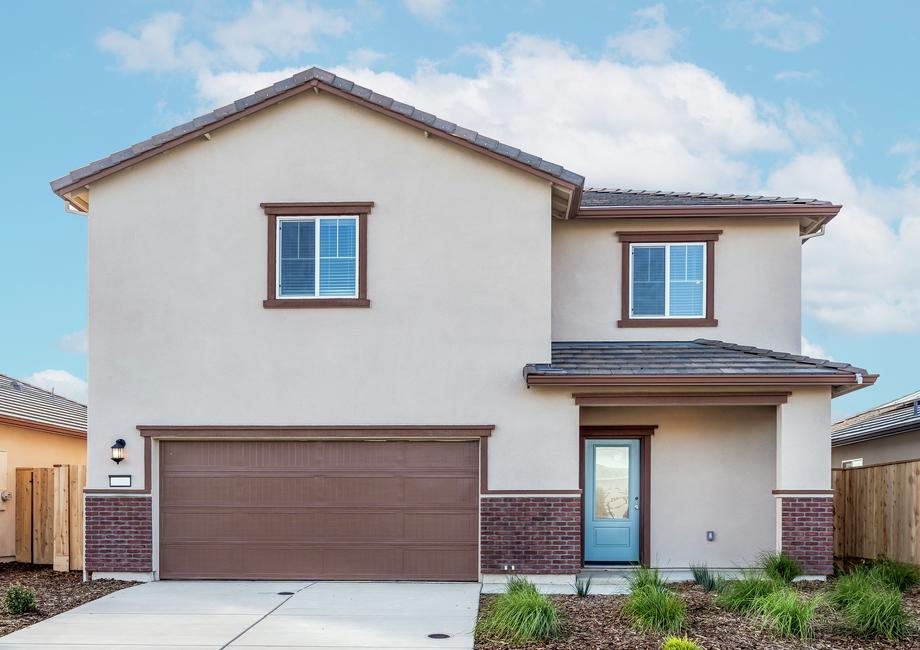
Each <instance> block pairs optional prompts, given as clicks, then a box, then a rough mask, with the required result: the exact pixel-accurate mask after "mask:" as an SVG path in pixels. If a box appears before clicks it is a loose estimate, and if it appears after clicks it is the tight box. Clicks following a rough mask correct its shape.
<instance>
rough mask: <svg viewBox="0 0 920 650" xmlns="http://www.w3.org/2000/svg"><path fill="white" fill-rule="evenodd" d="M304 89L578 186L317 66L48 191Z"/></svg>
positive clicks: (66, 190) (510, 150) (554, 170)
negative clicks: (367, 109) (320, 92)
mask: <svg viewBox="0 0 920 650" xmlns="http://www.w3.org/2000/svg"><path fill="white" fill-rule="evenodd" d="M310 89H316V90H317V91H319V90H322V91H326V92H329V93H331V94H333V95H336V96H338V97H341V98H343V99H346V100H349V101H352V102H354V103H357V104H359V105H362V106H364V107H366V108H370V109H372V110H374V111H377V112H379V113H383V114H386V115H388V116H390V117H393V118H396V119H397V120H399V121H400V122H403V123H405V124H409V125H411V126H415V127H417V128H419V129H421V130H423V131H425V133H427V134H430V135H433V136H436V137H441V138H443V139H446V140H449V141H451V142H454V143H456V144H460V145H462V146H465V147H468V148H471V149H474V150H476V151H478V152H480V153H483V154H486V155H488V156H490V157H492V158H494V159H497V160H501V161H503V162H506V163H509V164H512V165H514V166H515V167H518V168H519V169H522V170H524V171H528V172H530V173H533V174H536V175H537V176H540V177H541V178H545V179H547V180H550V181H553V182H556V183H559V184H561V185H562V186H564V187H566V188H568V189H570V190H572V191H574V190H576V189H580V188H581V186H582V185H584V182H585V179H584V177H583V176H581V175H579V174H576V173H575V172H572V171H569V170H567V169H565V168H564V167H562V165H558V164H556V163H552V162H549V161H547V160H543V159H542V158H540V157H539V156H536V155H534V154H530V153H527V152H526V151H521V150H520V149H518V148H516V147H512V146H510V145H507V144H504V143H502V142H499V141H498V140H494V139H492V138H489V137H486V136H484V135H482V134H480V133H477V132H476V131H472V130H470V129H467V128H464V127H462V126H459V125H457V124H454V123H453V122H449V121H447V120H443V119H441V118H439V117H437V116H435V115H432V114H431V113H426V112H424V111H421V110H419V109H417V108H415V107H414V106H410V105H409V104H404V103H403V102H399V101H396V100H394V99H392V98H390V97H386V96H385V95H381V94H379V93H376V92H374V91H373V90H370V89H369V88H364V87H363V86H359V85H357V84H356V83H354V82H353V81H349V80H348V79H344V78H342V77H339V76H336V75H334V74H332V73H331V72H328V71H326V70H323V69H321V68H317V67H313V68H309V69H307V70H304V71H302V72H298V73H297V74H295V75H294V76H293V77H288V78H287V79H283V80H281V81H278V82H277V83H274V84H272V85H271V86H269V87H268V88H263V89H262V90H259V91H257V92H255V93H253V94H251V95H248V96H246V97H243V98H242V99H238V100H236V101H235V102H233V103H232V104H228V105H226V106H223V107H221V108H217V109H215V110H213V111H211V112H210V113H205V114H204V115H200V116H198V117H196V118H195V119H193V120H190V121H188V122H185V123H184V124H180V125H179V126H176V127H174V128H172V129H170V130H168V131H164V132H163V133H158V134H157V135H154V136H153V137H150V138H148V139H146V140H144V141H143V142H139V143H137V144H135V145H132V146H130V147H128V148H126V149H122V150H121V151H116V152H115V153H113V154H111V155H109V156H106V157H105V158H101V159H99V160H97V161H95V162H92V163H90V164H88V165H85V166H83V167H80V168H79V169H75V170H73V171H72V172H70V173H69V174H67V175H66V176H62V177H61V178H58V179H55V180H53V181H51V189H52V190H53V191H54V192H55V193H56V194H58V195H59V196H61V197H62V198H64V199H66V200H71V199H72V198H73V197H71V196H68V194H70V193H71V192H74V191H75V190H79V189H82V188H83V187H84V186H85V185H88V184H89V183H92V182H94V181H97V180H99V179H101V178H104V177H106V176H108V175H109V174H113V173H115V172H117V171H120V170H121V169H124V168H125V167H129V166H131V165H134V164H137V163H139V162H141V161H142V160H146V159H147V158H149V157H151V156H154V155H157V154H159V153H162V152H164V151H168V150H170V149H172V148H173V147H175V146H178V145H180V144H183V143H185V142H188V141H189V140H192V139H195V138H197V137H200V136H203V135H205V134H207V133H210V132H211V131H214V130H216V129H218V128H220V127H222V126H225V125H227V124H230V123H232V122H234V121H236V120H238V119H240V118H242V117H246V116H247V115H251V114H252V113H254V112H256V111H259V110H262V109H263V108H267V107H269V106H272V105H274V104H276V103H278V102H279V101H282V100H284V99H288V98H290V97H292V96H294V95H297V94H300V93H302V92H305V91H308V90H310ZM77 203H78V204H77V205H76V206H75V207H77V208H78V209H80V210H81V211H85V207H84V206H82V205H79V202H77ZM577 203H578V202H577V200H573V201H572V206H573V208H574V207H575V206H577Z"/></svg>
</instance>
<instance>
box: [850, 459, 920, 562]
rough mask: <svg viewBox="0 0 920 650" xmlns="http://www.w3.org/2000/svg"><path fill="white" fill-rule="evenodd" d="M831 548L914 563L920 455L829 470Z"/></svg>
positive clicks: (918, 552) (918, 546)
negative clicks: (911, 458) (830, 484)
mask: <svg viewBox="0 0 920 650" xmlns="http://www.w3.org/2000/svg"><path fill="white" fill-rule="evenodd" d="M833 482H834V554H835V555H836V556H838V557H850V558H867V559H872V558H876V557H878V556H879V555H885V556H887V557H889V558H891V559H893V560H900V561H901V562H909V563H911V564H920V535H918V532H920V461H917V460H913V461H904V462H898V463H887V464H884V465H868V466H866V467H853V468H848V469H835V470H833Z"/></svg>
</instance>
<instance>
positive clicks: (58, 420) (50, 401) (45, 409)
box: [0, 375, 86, 436]
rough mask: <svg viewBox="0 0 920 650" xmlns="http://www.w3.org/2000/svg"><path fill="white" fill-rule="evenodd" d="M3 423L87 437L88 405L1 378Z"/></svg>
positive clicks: (14, 380) (0, 397) (0, 390)
mask: <svg viewBox="0 0 920 650" xmlns="http://www.w3.org/2000/svg"><path fill="white" fill-rule="evenodd" d="M0 422H7V423H21V424H23V425H24V426H29V427H31V428H37V429H44V430H48V431H55V430H59V431H56V432H57V433H70V434H72V435H83V436H85V435H86V405H85V404H80V403H79V402H75V401H73V400H70V399H67V398H66V397H61V396H60V395H55V394H54V393H52V392H51V391H47V390H44V389H42V388H38V387H37V386H32V385H31V384H27V383H25V382H24V381H21V380H18V379H14V378H12V377H8V376H6V375H0Z"/></svg>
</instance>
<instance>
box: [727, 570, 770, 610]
mask: <svg viewBox="0 0 920 650" xmlns="http://www.w3.org/2000/svg"><path fill="white" fill-rule="evenodd" d="M779 589H782V584H781V583H778V582H776V581H775V580H769V579H767V578H762V577H760V576H757V575H753V574H746V575H744V576H742V577H741V578H739V579H738V580H729V581H727V582H726V583H725V586H724V587H723V589H722V591H721V593H719V595H718V597H717V598H716V604H717V605H719V606H720V607H724V608H725V609H730V610H732V611H736V612H749V611H751V608H752V607H753V606H754V601H755V600H756V599H757V598H760V597H762V596H768V595H769V594H772V593H773V592H774V591H778V590H779Z"/></svg>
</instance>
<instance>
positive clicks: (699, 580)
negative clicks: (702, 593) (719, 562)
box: [690, 564, 725, 591]
mask: <svg viewBox="0 0 920 650" xmlns="http://www.w3.org/2000/svg"><path fill="white" fill-rule="evenodd" d="M690 571H691V572H692V573H693V581H694V582H695V583H696V584H698V585H699V586H701V587H702V588H703V589H705V590H706V591H721V590H722V587H723V586H724V584H725V580H724V579H723V578H722V576H720V575H718V574H716V573H714V572H712V571H710V570H709V567H707V566H706V565H705V564H691V565H690Z"/></svg>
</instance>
